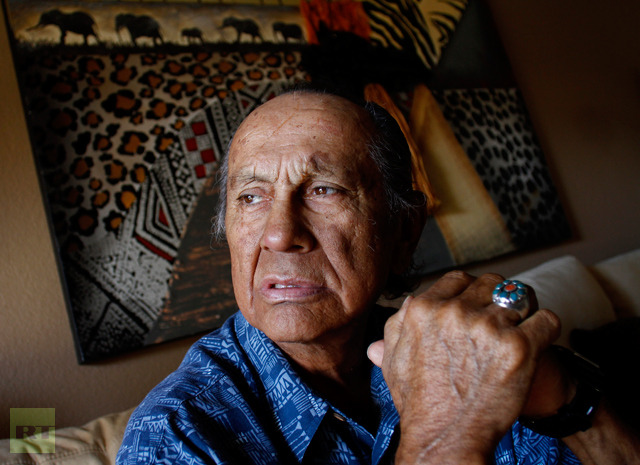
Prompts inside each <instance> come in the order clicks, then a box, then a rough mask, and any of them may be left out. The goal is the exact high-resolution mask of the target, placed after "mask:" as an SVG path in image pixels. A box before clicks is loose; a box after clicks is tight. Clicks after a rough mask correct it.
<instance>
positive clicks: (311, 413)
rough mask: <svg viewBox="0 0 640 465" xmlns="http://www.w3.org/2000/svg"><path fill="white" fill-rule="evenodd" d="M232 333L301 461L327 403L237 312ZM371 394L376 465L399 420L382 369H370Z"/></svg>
mask: <svg viewBox="0 0 640 465" xmlns="http://www.w3.org/2000/svg"><path fill="white" fill-rule="evenodd" d="M381 313H382V312H380V313H378V315H380V314H381ZM375 319H378V318H375ZM383 319H386V318H384V317H383ZM376 326H377V325H376ZM236 334H237V335H238V339H239V341H240V343H241V344H242V346H243V347H244V349H245V351H246V353H247V356H248V357H249V359H250V360H251V364H252V365H253V367H254V368H255V370H256V371H257V374H258V376H259V378H260V380H261V381H262V383H263V386H264V389H265V396H266V398H267V401H268V402H269V405H270V407H271V411H272V412H274V415H275V417H276V420H277V422H278V425H279V427H280V430H281V431H282V433H283V436H284V439H285V441H286V442H287V444H288V445H289V447H290V448H291V450H292V452H293V453H294V455H295V456H296V457H297V459H298V461H299V462H301V461H302V458H303V457H304V454H305V452H306V450H307V448H308V446H309V445H310V444H311V440H312V438H313V436H314V435H315V433H316V431H317V430H318V428H319V427H320V423H321V422H322V420H323V418H324V416H325V415H326V414H327V412H328V411H329V409H330V406H329V404H328V403H327V402H326V401H325V400H323V399H322V398H320V397H318V396H317V395H316V394H315V393H314V392H313V391H312V390H311V388H309V387H308V386H307V385H306V384H305V383H304V382H303V381H302V380H301V379H300V376H298V374H297V373H296V371H295V370H294V369H293V367H292V366H291V363H290V362H289V360H288V359H287V358H286V356H285V355H284V354H283V353H282V351H281V350H280V348H279V347H278V346H277V345H276V344H275V343H274V342H273V341H271V340H270V339H269V338H268V337H267V336H266V335H265V334H264V333H263V332H262V331H260V330H258V329H256V328H254V327H253V326H251V325H250V324H249V322H248V321H247V320H246V319H245V318H244V316H243V315H242V313H240V312H238V318H237V320H236ZM375 338H376V339H377V338H378V334H375ZM372 340H373V339H372ZM371 395H372V398H373V400H374V401H375V402H376V403H377V404H378V406H379V408H380V415H381V418H380V420H381V421H380V426H379V429H378V432H377V434H376V438H375V443H374V447H373V451H374V453H373V457H372V459H373V463H377V462H378V461H379V460H380V458H381V457H382V455H383V454H384V452H385V451H386V449H387V448H388V446H389V444H390V442H391V438H392V435H393V432H394V430H395V429H396V426H397V425H398V423H399V420H400V418H399V416H398V412H397V410H396V409H395V406H394V404H393V400H392V398H391V393H390V392H389V388H388V387H387V384H386V382H385V381H384V377H383V376H382V370H381V369H380V368H378V367H376V366H373V367H372V370H371Z"/></svg>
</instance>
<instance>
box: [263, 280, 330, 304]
mask: <svg viewBox="0 0 640 465" xmlns="http://www.w3.org/2000/svg"><path fill="white" fill-rule="evenodd" d="M260 288H261V293H262V295H263V297H264V298H266V299H267V300H268V301H271V302H283V301H302V300H308V299H309V298H312V297H314V296H316V295H317V294H319V293H321V292H323V291H324V290H325V288H324V286H322V285H320V284H318V283H316V282H313V281H307V280H300V279H274V280H269V279H268V280H266V282H264V283H263V284H262V285H261V286H260Z"/></svg>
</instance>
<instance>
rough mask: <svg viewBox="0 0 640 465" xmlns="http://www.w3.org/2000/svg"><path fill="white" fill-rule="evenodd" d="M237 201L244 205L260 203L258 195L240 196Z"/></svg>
mask: <svg viewBox="0 0 640 465" xmlns="http://www.w3.org/2000/svg"><path fill="white" fill-rule="evenodd" d="M238 200H239V201H240V202H241V203H244V204H246V205H252V204H254V203H258V202H259V201H260V196H259V195H254V194H245V195H241V196H240V197H239V198H238Z"/></svg>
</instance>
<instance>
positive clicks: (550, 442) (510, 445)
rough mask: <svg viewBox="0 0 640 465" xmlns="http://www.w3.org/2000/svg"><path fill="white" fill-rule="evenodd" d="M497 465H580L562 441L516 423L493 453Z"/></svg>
mask: <svg viewBox="0 0 640 465" xmlns="http://www.w3.org/2000/svg"><path fill="white" fill-rule="evenodd" d="M495 463H496V464H497V465H516V464H518V465H580V461H579V460H578V458H577V457H576V456H575V455H574V454H573V452H571V449H569V448H568V447H567V446H566V445H565V444H564V443H563V442H562V441H560V440H558V439H554V438H550V437H548V436H543V435H541V434H538V433H535V432H533V431H531V430H530V429H528V428H526V427H524V426H522V425H521V424H520V423H518V422H516V423H515V424H514V425H513V426H512V428H511V431H510V432H509V433H507V435H506V436H505V437H504V438H502V440H501V441H500V443H499V444H498V447H497V448H496V452H495Z"/></svg>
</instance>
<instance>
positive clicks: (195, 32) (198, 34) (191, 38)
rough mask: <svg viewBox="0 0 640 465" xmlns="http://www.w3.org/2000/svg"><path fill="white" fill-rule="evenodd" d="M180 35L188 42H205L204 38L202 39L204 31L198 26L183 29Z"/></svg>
mask: <svg viewBox="0 0 640 465" xmlns="http://www.w3.org/2000/svg"><path fill="white" fill-rule="evenodd" d="M180 36H181V37H184V38H185V39H187V42H188V43H191V42H198V41H200V43H201V44H204V40H203V39H202V31H201V30H200V29H198V28H197V27H192V28H187V29H183V30H182V31H181V32H180Z"/></svg>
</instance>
